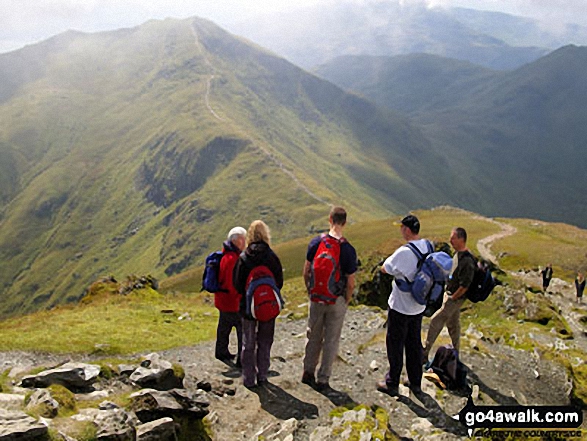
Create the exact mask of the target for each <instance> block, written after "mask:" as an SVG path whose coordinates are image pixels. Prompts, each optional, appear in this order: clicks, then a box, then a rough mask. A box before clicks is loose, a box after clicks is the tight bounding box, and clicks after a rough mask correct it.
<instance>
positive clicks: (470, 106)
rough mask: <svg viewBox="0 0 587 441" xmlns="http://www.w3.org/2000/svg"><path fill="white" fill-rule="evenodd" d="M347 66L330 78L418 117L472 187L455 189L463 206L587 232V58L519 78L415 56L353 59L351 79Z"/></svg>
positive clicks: (573, 56)
mask: <svg viewBox="0 0 587 441" xmlns="http://www.w3.org/2000/svg"><path fill="white" fill-rule="evenodd" d="M346 61H347V59H340V60H336V61H335V62H333V63H332V65H326V66H323V67H322V68H321V70H320V73H321V74H322V75H324V76H325V78H327V79H330V80H332V81H335V82H336V83H338V84H339V85H341V86H343V87H345V88H347V89H352V90H356V91H357V92H359V93H361V94H363V95H364V96H366V97H368V98H370V99H373V100H374V101H376V102H377V103H379V104H381V105H387V107H389V108H391V109H395V110H398V109H401V110H403V111H406V112H409V113H410V115H411V116H412V118H413V119H412V120H413V121H414V122H416V123H419V124H420V125H421V127H423V128H424V131H425V133H426V135H427V137H428V138H429V139H430V140H431V142H432V144H433V146H434V149H435V150H437V151H442V152H444V153H445V154H446V155H447V156H448V157H449V158H451V159H450V160H449V161H448V163H449V167H450V172H451V173H453V174H454V175H457V176H459V177H460V178H461V179H462V181H461V182H465V183H466V184H465V187H462V186H460V185H455V189H454V191H453V193H452V195H451V196H452V197H453V198H454V199H453V200H455V202H454V203H456V204H458V205H460V206H465V207H467V208H468V209H471V210H474V211H477V212H481V213H485V214H487V213H493V214H496V215H501V216H519V217H532V218H539V219H544V220H551V221H561V222H567V223H571V224H575V225H579V226H586V225H587V205H586V204H585V203H584V201H585V198H584V197H583V196H582V194H583V192H584V191H583V189H584V188H585V186H586V185H587V175H586V174H585V173H584V171H583V169H584V167H583V156H584V152H585V139H587V132H586V130H587V129H586V127H587V120H586V118H587V114H586V113H585V112H584V110H583V107H584V103H585V100H586V99H587V88H586V86H585V82H584V81H583V72H584V71H585V69H586V68H587V48H585V47H575V46H568V47H564V48H561V49H559V50H557V51H555V52H553V53H551V54H549V55H548V56H545V57H543V58H541V59H539V60H537V61H535V62H533V63H530V64H528V65H526V66H523V67H521V68H519V69H517V70H514V71H511V72H492V71H489V70H485V69H482V68H477V67H474V66H472V65H468V64H464V63H462V62H459V61H456V60H448V59H439V58H436V57H432V56H408V57H393V58H387V59H381V58H371V59H369V58H359V59H353V58H351V59H350V61H348V63H347V65H348V66H350V68H349V69H348V72H349V74H348V75H345V74H343V73H341V72H346V70H344V69H342V68H341V65H343V64H344V63H345V62H346ZM335 72H338V73H337V74H335Z"/></svg>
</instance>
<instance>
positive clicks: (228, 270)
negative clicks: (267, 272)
mask: <svg viewBox="0 0 587 441" xmlns="http://www.w3.org/2000/svg"><path fill="white" fill-rule="evenodd" d="M246 236H247V230H245V229H244V228H243V227H234V228H233V229H232V230H230V232H229V233H228V239H227V240H226V241H225V242H224V243H223V253H224V254H223V256H222V259H221V260H220V271H219V274H218V281H219V283H220V291H218V292H216V293H214V306H216V308H218V311H220V316H219V317H218V328H217V330H216V350H215V356H216V358H217V359H218V360H221V361H223V362H232V360H233V358H234V355H232V354H231V353H230V352H229V350H228V343H229V339H230V333H231V332H232V328H235V329H236V336H237V341H238V352H237V354H236V365H237V366H240V364H241V361H240V359H241V348H242V339H243V326H242V320H241V315H240V313H239V307H240V300H241V295H240V294H239V293H238V292H237V290H236V289H235V288H234V283H233V280H232V273H233V270H234V266H235V265H236V262H237V261H238V258H239V256H240V253H241V252H242V250H244V249H245V243H246Z"/></svg>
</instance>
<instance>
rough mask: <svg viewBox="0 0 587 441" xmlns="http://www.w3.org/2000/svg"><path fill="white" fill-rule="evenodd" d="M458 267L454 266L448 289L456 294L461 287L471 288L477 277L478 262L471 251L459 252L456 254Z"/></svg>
mask: <svg viewBox="0 0 587 441" xmlns="http://www.w3.org/2000/svg"><path fill="white" fill-rule="evenodd" d="M455 258H456V262H457V263H456V265H453V268H454V270H453V272H452V274H451V276H450V279H449V281H448V283H447V286H446V289H447V291H448V292H450V293H451V294H454V293H455V292H456V290H457V289H459V286H462V287H465V288H469V286H470V285H471V283H472V282H473V276H474V275H475V267H476V266H477V262H476V261H475V258H474V257H473V255H472V254H471V253H470V252H469V251H459V252H458V253H457V254H455Z"/></svg>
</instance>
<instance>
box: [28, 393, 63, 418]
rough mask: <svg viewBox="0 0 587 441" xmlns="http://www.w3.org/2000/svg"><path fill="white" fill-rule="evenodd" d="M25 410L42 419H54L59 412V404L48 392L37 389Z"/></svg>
mask: <svg viewBox="0 0 587 441" xmlns="http://www.w3.org/2000/svg"><path fill="white" fill-rule="evenodd" d="M26 408H27V411H30V412H34V413H36V414H38V415H39V416H42V417H44V418H55V417H56V416H57V413H58V412H59V403H58V402H57V401H56V400H55V399H54V398H53V397H52V396H51V393H50V392H49V391H48V390H46V389H37V390H36V391H35V392H33V394H32V395H31V396H30V398H29V402H28V404H27V406H26Z"/></svg>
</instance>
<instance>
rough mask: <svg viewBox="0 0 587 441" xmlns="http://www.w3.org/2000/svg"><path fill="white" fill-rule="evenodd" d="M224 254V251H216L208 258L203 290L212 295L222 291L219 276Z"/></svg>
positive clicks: (203, 278) (203, 277)
mask: <svg viewBox="0 0 587 441" xmlns="http://www.w3.org/2000/svg"><path fill="white" fill-rule="evenodd" d="M223 255H224V253H223V252H222V251H214V252H212V253H210V254H208V256H207V257H206V267H205V268H204V274H203V275H202V290H205V291H208V292H210V293H215V292H218V291H221V289H220V282H219V274H220V261H221V260H222V256H223Z"/></svg>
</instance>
